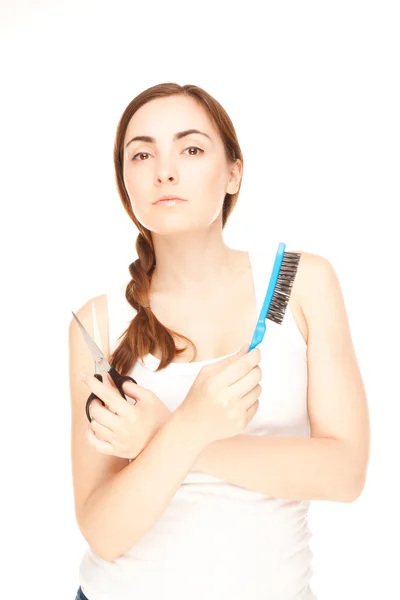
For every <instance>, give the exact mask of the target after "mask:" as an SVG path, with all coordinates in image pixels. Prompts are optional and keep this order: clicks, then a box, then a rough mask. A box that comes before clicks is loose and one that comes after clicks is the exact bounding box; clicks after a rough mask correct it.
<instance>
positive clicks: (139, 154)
mask: <svg viewBox="0 0 400 600" xmlns="http://www.w3.org/2000/svg"><path fill="white" fill-rule="evenodd" d="M143 154H149V153H148V152H138V153H137V154H135V155H134V156H132V160H136V157H137V156H143ZM139 162H143V161H142V160H140V161H139Z"/></svg>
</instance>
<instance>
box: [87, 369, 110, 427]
mask: <svg viewBox="0 0 400 600" xmlns="http://www.w3.org/2000/svg"><path fill="white" fill-rule="evenodd" d="M94 377H96V379H98V380H99V381H101V382H102V383H103V376H102V375H100V373H95V374H94ZM95 398H97V400H100V402H101V403H102V405H103V406H105V405H106V404H105V402H103V400H102V399H101V398H99V397H98V396H96V394H94V393H93V392H92V393H91V394H90V396H89V398H88V399H87V400H86V416H87V418H88V420H89V423H91V422H92V418H91V416H90V413H89V406H90V403H91V402H92V400H94V399H95Z"/></svg>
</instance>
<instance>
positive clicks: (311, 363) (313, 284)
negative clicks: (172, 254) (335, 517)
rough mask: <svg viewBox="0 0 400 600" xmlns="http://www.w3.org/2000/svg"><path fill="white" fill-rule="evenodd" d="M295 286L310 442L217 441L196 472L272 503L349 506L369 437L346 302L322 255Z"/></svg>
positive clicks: (305, 261) (306, 260)
mask: <svg viewBox="0 0 400 600" xmlns="http://www.w3.org/2000/svg"><path fill="white" fill-rule="evenodd" d="M295 286H296V287H297V290H298V294H299V297H300V299H301V306H302V309H303V312H304V314H305V317H306V320H307V324H308V339H307V364H308V413H309V419H310V429H311V439H307V438H306V439H303V438H289V437H283V438H281V437H273V436H271V437H268V436H251V435H243V434H241V435H237V436H235V437H231V438H229V439H226V440H217V441H215V442H213V443H211V444H210V445H208V446H207V447H206V448H204V450H202V452H201V453H200V455H199V457H198V459H197V460H196V463H195V465H194V466H193V469H198V470H200V471H204V472H206V473H209V474H210V475H214V476H215V477H220V478H221V479H225V480H226V481H228V482H230V483H233V484H234V485H239V486H241V487H244V488H247V489H249V490H253V491H257V492H261V493H264V494H266V495H269V496H276V497H280V498H287V499H298V500H305V499H310V500H334V501H338V502H351V501H354V500H356V499H357V498H358V497H359V496H360V494H361V492H362V490H363V488H364V484H365V480H366V476H367V468H368V462H369V446H370V430H369V413H368V406H367V398H366V392H365V389H364V385H363V381H362V378H361V374H360V370H359V367H358V363H357V359H356V355H355V351H354V347H353V343H352V339H351V333H350V328H349V323H348V318H347V314H346V309H345V304H344V299H343V296H342V292H341V288H340V284H339V280H338V277H337V275H336V272H335V271H334V269H333V267H332V265H331V264H330V263H329V262H328V261H327V260H326V259H324V258H322V257H319V256H317V255H313V254H309V253H303V254H302V259H301V261H300V265H299V271H298V275H297V277H296V281H295Z"/></svg>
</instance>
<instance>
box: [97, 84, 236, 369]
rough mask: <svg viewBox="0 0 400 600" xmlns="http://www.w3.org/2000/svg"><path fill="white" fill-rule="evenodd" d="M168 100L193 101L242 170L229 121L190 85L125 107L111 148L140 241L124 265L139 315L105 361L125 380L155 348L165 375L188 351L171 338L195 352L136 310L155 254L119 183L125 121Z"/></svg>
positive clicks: (232, 198)
mask: <svg viewBox="0 0 400 600" xmlns="http://www.w3.org/2000/svg"><path fill="white" fill-rule="evenodd" d="M173 95H181V96H188V97H190V98H192V99H194V100H195V101H197V102H198V104H200V106H202V107H203V108H204V109H205V110H206V111H207V113H208V115H209V117H210V119H211V121H212V122H213V124H214V125H215V126H216V128H217V130H218V131H219V134H220V136H221V139H222V142H223V144H224V147H225V153H226V158H227V161H228V162H233V161H235V160H236V159H240V161H241V162H242V165H243V156H242V152H241V149H240V146H239V142H238V140H237V136H236V132H235V129H234V127H233V124H232V121H231V119H230V118H229V116H228V114H227V113H226V111H225V109H224V108H223V107H222V106H221V104H219V102H217V100H215V99H214V98H213V97H212V96H210V95H209V94H208V93H207V92H205V91H204V90H203V89H201V88H199V87H197V86H195V85H183V86H181V85H178V84H176V83H161V84H159V85H155V86H153V87H150V88H148V89H147V90H144V91H143V92H142V93H141V94H139V95H138V96H136V98H134V99H133V100H132V101H131V102H130V103H129V104H128V106H127V107H126V109H125V111H124V113H123V114H122V116H121V118H120V121H119V124H118V127H117V132H116V137H115V143H114V167H115V176H116V183H117V188H118V193H119V196H120V198H121V200H122V204H123V205H124V208H125V210H126V212H127V213H128V215H129V217H130V218H131V219H132V221H133V222H134V223H135V225H136V227H137V228H138V230H139V235H138V237H137V239H136V252H137V255H138V257H139V258H138V259H137V260H135V261H134V262H133V263H131V264H130V265H129V272H130V274H131V277H132V280H131V281H130V282H129V283H128V285H127V287H126V290H125V298H126V300H127V301H128V302H129V304H130V305H131V306H132V307H133V308H134V309H135V310H136V311H138V312H137V314H136V315H135V317H134V318H133V319H132V321H131V322H130V324H129V326H128V328H127V329H126V330H125V331H124V333H123V334H122V335H121V336H120V337H119V338H118V339H121V338H123V339H122V341H121V343H120V344H119V346H118V347H117V348H116V349H115V350H114V352H113V354H112V355H111V356H110V357H109V358H110V360H109V362H110V364H112V366H113V367H114V368H115V369H117V371H118V372H119V373H121V374H122V375H126V374H127V373H128V372H129V371H130V369H131V368H132V367H133V365H134V364H135V362H136V360H137V358H139V357H140V358H143V357H144V356H145V355H146V354H148V353H153V352H154V350H155V348H159V349H160V352H161V360H160V364H159V366H158V368H157V371H159V370H161V369H164V368H165V367H166V366H167V365H169V363H170V362H172V361H173V360H174V358H175V356H177V355H179V354H181V353H182V352H184V351H185V350H186V348H187V346H186V348H185V347H184V348H180V349H178V348H176V346H175V342H174V339H173V336H176V337H179V338H181V339H183V340H185V341H186V342H188V343H189V344H190V345H191V346H192V347H193V349H194V357H193V359H194V358H196V355H197V350H196V347H195V345H194V343H193V342H192V341H191V340H190V339H189V338H187V337H186V336H184V335H182V334H179V333H177V332H174V331H172V330H170V329H168V328H167V327H165V326H164V325H163V324H162V323H160V321H158V320H157V318H156V317H155V315H154V314H153V313H152V312H151V310H150V309H149V308H140V307H142V306H146V307H147V306H148V304H149V291H150V283H151V277H152V271H153V269H154V267H155V254H154V247H153V242H152V236H151V232H150V231H149V230H148V229H147V228H146V227H144V226H143V225H142V224H141V223H139V221H138V220H137V219H136V217H135V215H134V213H133V211H132V206H131V203H130V199H129V196H128V193H127V191H126V189H125V184H124V180H123V142H124V136H125V132H126V129H127V127H128V124H129V121H130V119H131V118H132V116H133V115H134V114H135V112H136V111H137V110H138V109H139V108H140V107H141V106H143V105H144V104H146V102H149V101H150V100H154V99H155V98H164V97H167V96H173ZM240 186H241V181H240V183H239V188H238V190H237V192H236V193H235V194H226V195H225V199H224V204H223V209H222V228H224V227H225V224H226V222H227V220H228V217H229V216H230V214H231V212H232V210H233V209H234V207H235V205H236V202H237V198H238V196H239V191H240ZM193 359H192V360H193Z"/></svg>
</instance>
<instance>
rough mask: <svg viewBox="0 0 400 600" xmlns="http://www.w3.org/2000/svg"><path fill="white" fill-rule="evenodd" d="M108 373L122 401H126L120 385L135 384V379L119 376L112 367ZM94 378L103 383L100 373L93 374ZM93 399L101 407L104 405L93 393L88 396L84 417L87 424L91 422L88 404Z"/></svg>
mask: <svg viewBox="0 0 400 600" xmlns="http://www.w3.org/2000/svg"><path fill="white" fill-rule="evenodd" d="M108 372H109V374H110V377H111V379H112V380H113V382H114V383H115V385H116V387H117V389H118V391H119V393H120V394H121V396H122V397H123V399H124V400H127V398H126V396H125V394H124V391H123V389H122V385H123V383H124V382H125V381H133V383H136V381H135V379H133V377H129V375H120V374H119V373H118V371H116V370H115V369H114V367H111V369H110V370H109V371H108ZM94 377H96V379H98V380H99V381H101V382H103V376H102V375H100V373H95V375H94ZM95 398H97V400H100V402H101V403H102V405H103V406H105V405H106V404H105V402H104V401H103V400H102V399H101V398H99V397H98V396H96V394H94V393H93V392H92V393H91V394H90V396H89V398H88V399H87V400H86V416H87V418H88V420H89V423H91V422H92V418H91V416H90V413H89V406H90V403H91V402H92V400H94V399H95ZM135 404H136V401H135Z"/></svg>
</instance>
